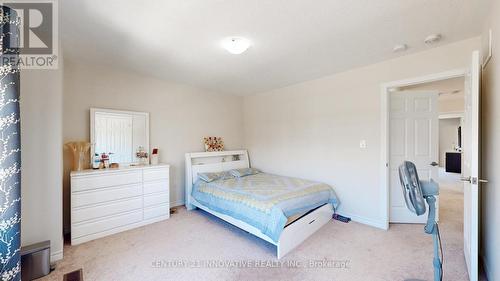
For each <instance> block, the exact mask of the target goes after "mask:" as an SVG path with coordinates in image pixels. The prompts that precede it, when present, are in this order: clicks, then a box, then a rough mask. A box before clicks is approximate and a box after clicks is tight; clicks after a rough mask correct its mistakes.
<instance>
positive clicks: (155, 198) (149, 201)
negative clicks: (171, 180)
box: [144, 192, 169, 207]
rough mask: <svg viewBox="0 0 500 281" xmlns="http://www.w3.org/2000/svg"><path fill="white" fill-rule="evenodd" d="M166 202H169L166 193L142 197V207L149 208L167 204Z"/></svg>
mask: <svg viewBox="0 0 500 281" xmlns="http://www.w3.org/2000/svg"><path fill="white" fill-rule="evenodd" d="M168 202H169V194H168V192H164V193H156V194H152V195H147V196H144V207H149V206H154V205H159V204H168Z"/></svg>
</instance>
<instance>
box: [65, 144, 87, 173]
mask: <svg viewBox="0 0 500 281" xmlns="http://www.w3.org/2000/svg"><path fill="white" fill-rule="evenodd" d="M66 147H67V148H68V149H69V151H70V152H71V154H72V157H73V163H72V167H71V170H72V171H81V170H83V169H85V164H86V159H87V157H88V156H89V155H88V153H89V149H90V143H89V142H86V141H72V142H68V143H67V144H66Z"/></svg>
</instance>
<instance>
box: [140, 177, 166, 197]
mask: <svg viewBox="0 0 500 281" xmlns="http://www.w3.org/2000/svg"><path fill="white" fill-rule="evenodd" d="M168 185H169V182H168V180H159V181H152V182H145V183H144V194H151V193H158V192H168Z"/></svg>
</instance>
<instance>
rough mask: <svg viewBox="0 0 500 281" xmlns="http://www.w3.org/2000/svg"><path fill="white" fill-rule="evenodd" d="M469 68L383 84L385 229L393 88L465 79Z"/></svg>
mask: <svg viewBox="0 0 500 281" xmlns="http://www.w3.org/2000/svg"><path fill="white" fill-rule="evenodd" d="M468 71H469V69H468V68H460V69H454V70H450V71H445V72H439V73H434V74H430V75H424V76H420V77H415V78H409V79H403V80H397V81H392V82H387V83H382V84H381V85H380V90H381V95H380V99H381V103H380V113H381V124H380V132H381V140H380V146H381V147H380V151H381V159H382V161H381V162H380V185H381V186H382V194H381V197H382V200H381V202H382V203H381V204H382V205H381V209H382V210H384V211H383V217H384V219H383V220H384V221H383V223H385V229H386V230H388V229H389V214H390V186H389V184H390V180H389V169H388V168H389V166H388V165H389V152H390V145H389V134H390V129H389V128H390V126H389V121H390V119H389V110H390V108H389V101H390V99H389V95H390V93H391V92H390V89H391V88H397V87H406V86H413V85H418V84H423V83H430V82H436V81H440V80H446V79H451V78H459V77H465V76H466V75H467V73H468Z"/></svg>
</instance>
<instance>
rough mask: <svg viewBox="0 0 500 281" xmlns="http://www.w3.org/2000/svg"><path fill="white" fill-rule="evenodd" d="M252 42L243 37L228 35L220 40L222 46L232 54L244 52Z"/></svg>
mask: <svg viewBox="0 0 500 281" xmlns="http://www.w3.org/2000/svg"><path fill="white" fill-rule="evenodd" d="M251 44H252V43H251V42H250V40H248V39H246V38H243V37H228V38H226V39H224V40H222V47H223V48H224V49H226V51H228V52H230V53H231V54H234V55H239V54H242V53H244V52H245V51H246V50H248V48H249V47H250V45H251Z"/></svg>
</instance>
